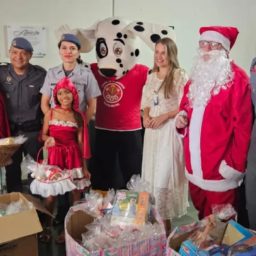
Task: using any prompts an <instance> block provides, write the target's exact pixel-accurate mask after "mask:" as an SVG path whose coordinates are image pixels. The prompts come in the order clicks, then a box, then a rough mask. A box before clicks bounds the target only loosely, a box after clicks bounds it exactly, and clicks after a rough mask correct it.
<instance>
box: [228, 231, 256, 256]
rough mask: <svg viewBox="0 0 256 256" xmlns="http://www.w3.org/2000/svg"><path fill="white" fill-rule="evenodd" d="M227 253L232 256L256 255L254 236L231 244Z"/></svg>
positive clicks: (255, 239) (255, 237)
mask: <svg viewBox="0 0 256 256" xmlns="http://www.w3.org/2000/svg"><path fill="white" fill-rule="evenodd" d="M228 253H229V254H228V255H233V256H249V255H256V236H253V237H251V238H248V239H246V240H243V241H242V242H238V243H236V244H235V245H233V246H231V247H230V249H229V251H228Z"/></svg>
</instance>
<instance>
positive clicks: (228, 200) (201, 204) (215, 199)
mask: <svg viewBox="0 0 256 256" xmlns="http://www.w3.org/2000/svg"><path fill="white" fill-rule="evenodd" d="M189 190H190V196H191V199H192V202H193V204H194V207H195V208H196V209H197V210H198V218H199V220H201V219H203V218H204V217H206V216H208V215H210V214H212V206H213V205H216V204H231V205H232V206H233V207H234V209H235V210H236V209H237V189H230V190H227V191H225V192H215V191H207V190H203V189H201V188H199V187H198V186H196V185H194V184H192V183H191V182H189Z"/></svg>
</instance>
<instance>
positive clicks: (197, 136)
mask: <svg viewBox="0 0 256 256" xmlns="http://www.w3.org/2000/svg"><path fill="white" fill-rule="evenodd" d="M204 111H205V106H200V107H195V108H194V109H193V112H192V116H191V119H190V125H189V138H190V141H189V151H190V159H191V167H192V170H193V171H194V172H195V175H196V176H198V177H201V178H202V177H203V174H202V173H203V171H202V164H201V162H202V159H201V129H202V122H203V116H204Z"/></svg>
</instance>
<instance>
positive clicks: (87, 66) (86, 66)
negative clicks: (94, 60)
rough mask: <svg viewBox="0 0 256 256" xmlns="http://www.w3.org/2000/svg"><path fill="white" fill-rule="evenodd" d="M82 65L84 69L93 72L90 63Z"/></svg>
mask: <svg viewBox="0 0 256 256" xmlns="http://www.w3.org/2000/svg"><path fill="white" fill-rule="evenodd" d="M81 65H82V66H83V67H84V68H88V69H90V70H91V65H90V64H89V63H87V62H83V63H82V64H81Z"/></svg>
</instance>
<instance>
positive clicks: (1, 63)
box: [0, 62, 9, 66]
mask: <svg viewBox="0 0 256 256" xmlns="http://www.w3.org/2000/svg"><path fill="white" fill-rule="evenodd" d="M8 65H9V63H8V62H0V66H8Z"/></svg>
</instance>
